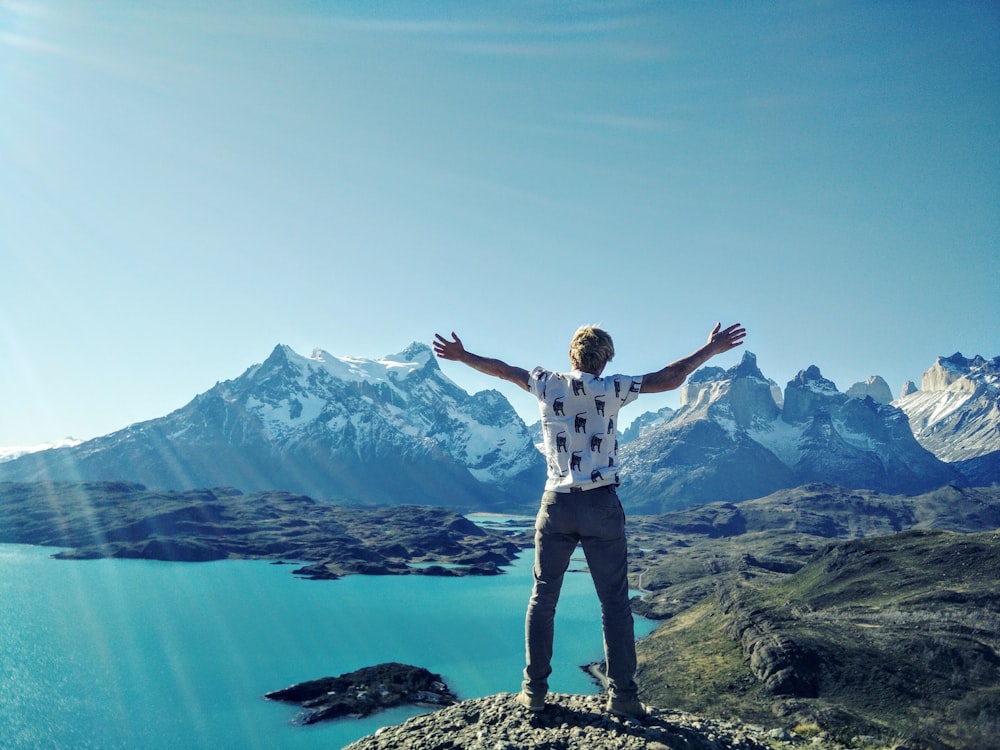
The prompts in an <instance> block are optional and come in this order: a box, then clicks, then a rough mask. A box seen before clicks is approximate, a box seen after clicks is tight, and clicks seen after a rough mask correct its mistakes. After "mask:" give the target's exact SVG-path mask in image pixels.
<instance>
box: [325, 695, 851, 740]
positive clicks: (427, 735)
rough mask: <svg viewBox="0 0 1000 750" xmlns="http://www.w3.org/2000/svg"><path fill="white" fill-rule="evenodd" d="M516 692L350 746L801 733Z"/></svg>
mask: <svg viewBox="0 0 1000 750" xmlns="http://www.w3.org/2000/svg"><path fill="white" fill-rule="evenodd" d="M514 698H515V696H514V695H512V694H510V693H500V694H498V695H492V696H489V697H486V698H477V699H475V700H467V701H463V702H461V703H457V704H455V705H453V706H449V707H447V708H442V709H441V710H439V711H435V712H434V713H430V714H425V715H423V716H416V717H414V718H412V719H410V720H409V721H406V722H405V723H403V724H400V725H398V726H394V727H384V728H382V729H380V730H379V731H378V732H376V733H375V734H373V735H370V736H368V737H363V738H362V739H360V740H358V741H357V742H355V743H353V744H351V745H348V746H347V748H345V749H344V750H449V749H455V750H458V749H459V748H460V749H461V750H522V749H527V748H531V749H532V750H629V749H630V748H643V749H644V750H764V749H765V748H768V749H769V750H773V749H774V748H781V747H792V746H793V740H795V739H796V737H795V736H794V735H792V734H790V733H787V732H781V733H780V734H776V733H774V732H768V731H766V730H764V729H761V728H759V727H754V726H750V725H746V724H739V723H736V722H728V721H716V720H709V719H703V718H699V717H698V716H695V715H692V714H686V713H680V712H676V711H659V710H657V709H653V710H652V713H651V715H650V716H649V717H648V718H646V719H644V720H643V721H642V722H639V721H636V720H634V719H623V718H618V717H615V716H611V715H609V714H608V713H607V712H606V711H605V710H604V704H605V701H606V698H604V697H603V696H597V695H564V694H550V695H549V697H548V705H547V706H546V708H545V710H544V711H542V712H539V713H537V714H533V713H531V712H530V711H528V710H527V709H526V708H524V707H523V706H521V705H519V704H518V703H517V702H516V701H515V700H514ZM799 739H800V741H802V740H801V738H799ZM811 747H813V748H835V747H837V746H836V745H834V744H820V743H818V742H817V743H813V744H811Z"/></svg>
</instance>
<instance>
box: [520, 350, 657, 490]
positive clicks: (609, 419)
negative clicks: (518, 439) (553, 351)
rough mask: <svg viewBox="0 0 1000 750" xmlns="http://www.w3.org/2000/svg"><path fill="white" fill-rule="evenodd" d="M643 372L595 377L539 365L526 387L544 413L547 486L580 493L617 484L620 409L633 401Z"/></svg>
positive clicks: (547, 487) (576, 371)
mask: <svg viewBox="0 0 1000 750" xmlns="http://www.w3.org/2000/svg"><path fill="white" fill-rule="evenodd" d="M641 385H642V378H641V377H633V376H631V375H607V376H605V377H597V376H596V375H591V374H590V373H586V372H581V371H580V370H573V371H572V372H569V373H561V372H550V371H549V370H546V369H544V368H542V367H536V368H535V369H534V370H532V371H531V373H530V375H529V376H528V390H529V391H531V393H533V394H534V395H535V397H536V398H537V399H538V406H539V409H540V410H541V412H542V436H543V438H544V440H545V463H546V465H547V466H548V480H547V481H546V482H545V489H546V490H554V491H555V492H576V491H580V490H590V489H594V488H597V487H603V486H605V485H609V484H613V485H617V484H618V465H617V462H618V410H619V409H621V408H622V407H623V406H625V404H628V403H631V402H632V401H635V399H636V397H638V395H639V387H640V386H641Z"/></svg>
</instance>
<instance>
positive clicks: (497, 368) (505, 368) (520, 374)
mask: <svg viewBox="0 0 1000 750" xmlns="http://www.w3.org/2000/svg"><path fill="white" fill-rule="evenodd" d="M434 338H435V339H436V340H435V341H434V353H435V354H436V355H437V356H439V357H440V358H441V359H450V360H452V361H454V362H461V363H463V364H466V365H468V366H469V367H471V368H472V369H474V370H479V372H482V373H486V374H487V375H493V376H494V377H497V378H503V379H504V380H509V381H510V382H511V383H513V384H514V385H517V386H520V387H521V388H523V389H524V390H528V371H527V370H525V369H524V368H523V367H513V366H511V365H508V364H507V363H506V362H503V361H501V360H499V359H491V358H489V357H480V356H479V355H478V354H473V353H472V352H469V351H466V350H465V347H464V346H463V345H462V341H461V339H459V338H458V336H456V335H455V332H454V331H452V334H451V338H452V340H451V341H449V340H448V339H446V338H445V337H444V336H442V335H441V334H440V333H435V334H434Z"/></svg>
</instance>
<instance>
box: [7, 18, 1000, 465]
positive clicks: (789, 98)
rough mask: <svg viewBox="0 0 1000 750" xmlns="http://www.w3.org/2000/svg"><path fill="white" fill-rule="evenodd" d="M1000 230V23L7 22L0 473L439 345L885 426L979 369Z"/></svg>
mask: <svg viewBox="0 0 1000 750" xmlns="http://www.w3.org/2000/svg"><path fill="white" fill-rule="evenodd" d="M998 207H1000V6H998V5H997V4H996V3H995V2H937V1H935V2H879V3H868V2H861V3H854V2H832V1H831V2H826V1H817V2H761V3H728V2H727V3H713V2H708V3H693V2H692V3H662V4H661V3H638V2H617V3H616V2H610V3H588V2H581V3H565V2H559V3H553V2H507V3H487V2H480V1H478V0H474V1H472V2H435V3H414V2H397V3H392V2H387V3H362V2H316V1H312V2H306V1H304V0H303V1H295V0H291V1H286V2H261V1H260V0H250V1H249V2H229V1H228V0H208V1H207V2H156V3H152V2H151V3H134V2H125V1H124V0H119V1H107V0H87V1H86V2H72V1H69V2H58V3H57V2H33V1H32V0H15V1H8V0H0V446H3V445H8V446H10V445H31V444H34V443H39V442H44V441H53V440H58V439H60V438H64V437H67V436H72V437H76V438H79V439H87V438H91V437H96V436H98V435H103V434H107V433H109V432H112V431H114V430H117V429H120V428H122V427H125V426H126V425H128V424H130V423H133V422H137V421H142V420H146V419H151V418H155V417H158V416H162V415H164V414H166V413H168V412H169V411H172V410H173V409H175V408H178V407H180V406H182V405H183V404H185V403H187V402H188V401H189V400H190V399H191V398H192V397H193V396H194V395H195V394H197V393H200V392H203V391H205V390H207V389H209V388H210V387H211V386H212V385H214V384H215V382H216V381H218V380H225V379H229V378H233V377H236V376H238V375H239V374H240V373H241V372H243V370H244V369H246V368H247V367H248V366H250V365H251V364H254V363H257V362H260V361H262V360H263V359H264V358H266V357H267V355H268V354H269V353H270V351H271V349H272V348H273V347H274V346H275V345H276V344H278V343H283V344H287V345H289V346H291V347H292V348H293V349H295V350H296V351H298V352H300V353H303V354H308V353H309V352H310V351H311V350H312V348H313V347H321V348H323V349H325V350H327V351H329V352H331V353H333V354H338V355H353V356H363V357H380V356H382V355H385V354H390V353H393V352H398V351H400V350H402V349H403V348H404V347H406V346H407V345H408V344H409V343H410V342H412V341H415V340H416V341H424V342H428V343H429V342H430V341H431V339H432V337H433V334H434V333H435V332H436V331H440V332H442V333H447V332H450V331H452V330H454V331H456V332H458V334H459V335H460V336H461V337H462V338H463V340H464V342H465V344H466V346H467V347H468V348H469V349H470V350H472V351H475V352H477V353H480V354H484V355H489V356H497V357H500V358H502V359H505V360H507V361H509V362H511V363H512V364H516V365H520V366H523V367H531V366H534V365H536V364H544V365H546V366H549V367H555V368H558V367H561V366H564V364H565V352H566V348H567V342H568V340H569V337H570V335H571V333H572V331H573V330H574V329H575V328H576V327H577V326H578V325H580V324H582V323H600V324H603V325H604V326H605V327H606V328H607V329H608V330H609V331H610V332H611V333H612V335H613V336H614V338H615V342H616V346H617V350H618V356H617V357H616V359H615V361H614V363H613V364H612V365H611V369H614V370H616V371H620V372H627V373H644V372H648V371H651V370H655V369H658V368H659V367H661V366H662V365H664V364H666V363H667V362H669V361H672V360H673V359H676V358H677V357H680V356H682V355H685V354H687V353H689V352H690V351H691V350H693V349H695V348H696V347H697V346H699V345H700V344H701V343H702V341H703V340H704V338H705V337H706V335H707V333H708V331H709V329H710V328H711V326H712V325H713V324H714V323H715V322H716V321H717V320H721V321H722V322H723V323H729V322H734V321H739V322H742V323H743V324H744V325H746V326H747V328H748V329H749V336H748V339H747V343H746V346H745V348H746V349H748V350H750V351H752V352H754V353H755V354H756V355H757V358H758V363H759V365H760V367H761V370H762V371H763V372H764V374H765V375H766V376H768V377H770V378H772V379H774V380H775V381H777V382H778V383H779V384H780V385H782V386H784V385H785V383H786V382H787V381H788V380H789V379H791V378H793V377H794V376H795V374H796V373H797V372H798V371H799V370H801V369H804V368H806V367H807V366H809V365H811V364H815V365H818V366H819V367H820V369H821V370H822V372H823V374H824V375H825V376H826V377H828V378H830V379H832V380H833V381H834V382H835V383H836V384H837V385H838V387H840V388H841V390H846V388H848V387H849V386H850V385H851V384H852V383H854V382H857V381H860V380H864V379H865V378H867V377H868V376H869V375H872V374H879V375H882V376H883V377H884V378H885V379H886V380H887V382H888V383H889V385H890V387H891V388H892V390H893V392H894V393H895V394H898V392H899V388H900V386H901V384H902V383H903V382H904V381H905V380H907V379H912V380H915V381H917V382H918V383H919V379H920V375H921V373H922V372H923V371H924V370H925V369H926V368H927V367H929V366H930V365H931V364H932V363H933V361H934V358H935V357H937V356H938V355H950V354H952V353H954V352H956V351H961V352H962V353H963V354H965V355H966V356H972V355H974V354H982V355H984V356H996V355H998V354H1000V337H998V336H997V334H996V331H997V330H998V328H1000V305H998V301H1000V296H998V293H997V289H998V288H1000V208H998ZM738 359H739V353H738V352H737V353H730V354H727V355H725V356H723V357H720V358H719V359H718V360H717V361H716V362H715V364H718V365H721V366H725V367H728V366H731V365H732V364H734V363H735V362H737V361H738ZM443 369H444V370H445V372H446V373H447V374H448V375H450V376H451V377H452V378H453V379H455V380H456V382H458V383H459V384H460V385H462V386H463V387H465V388H467V389H468V390H470V391H476V390H482V389H484V388H488V387H498V388H499V389H500V390H501V391H503V392H504V393H505V394H507V395H508V396H509V397H510V398H511V400H512V402H513V403H514V404H515V406H516V407H517V408H518V410H519V411H520V412H521V413H522V415H524V416H525V418H526V419H527V418H529V417H530V418H531V419H532V420H533V419H534V416H533V415H534V413H535V412H534V408H535V407H534V405H533V403H532V402H531V399H530V397H528V396H526V395H525V394H523V393H521V392H519V391H517V390H516V389H514V388H513V386H506V385H504V384H502V383H500V381H491V380H490V379H488V378H486V377H485V376H482V375H479V374H477V373H473V372H471V371H467V370H463V368H462V367H461V366H459V365H456V364H454V363H443ZM659 398H660V399H661V400H656V399H655V398H649V399H647V400H645V401H644V402H642V401H641V402H640V403H639V404H638V405H637V406H634V407H632V409H633V410H634V412H633V413H632V414H630V415H628V416H629V417H634V416H635V415H637V414H639V413H640V412H641V411H644V410H645V409H654V408H659V406H662V405H671V404H675V403H676V399H675V396H674V395H673V394H670V395H666V396H663V397H659ZM643 404H645V406H643Z"/></svg>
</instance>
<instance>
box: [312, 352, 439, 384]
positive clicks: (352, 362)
mask: <svg viewBox="0 0 1000 750" xmlns="http://www.w3.org/2000/svg"><path fill="white" fill-rule="evenodd" d="M432 358H433V357H432V353H431V350H430V347H428V346H426V345H425V344H418V343H414V344H411V345H410V346H408V347H407V348H406V349H404V350H403V351H402V352H399V353H398V354H387V355H385V356H384V357H383V358H382V359H366V358H364V357H350V356H346V357H337V356H335V355H333V354H330V353H329V352H327V351H324V350H323V349H320V348H318V347H317V348H316V349H313V352H312V356H310V357H309V360H310V361H311V362H316V363H320V364H322V365H323V367H324V368H326V370H328V371H329V372H330V374H331V375H333V376H335V377H337V378H339V379H340V380H346V381H349V382H354V383H373V384H374V383H389V382H396V383H398V382H401V381H403V380H405V379H406V377H407V376H408V375H410V374H411V373H413V372H414V371H416V370H422V369H423V368H424V367H426V366H427V363H428V362H429V361H430V360H431V359H432Z"/></svg>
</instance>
